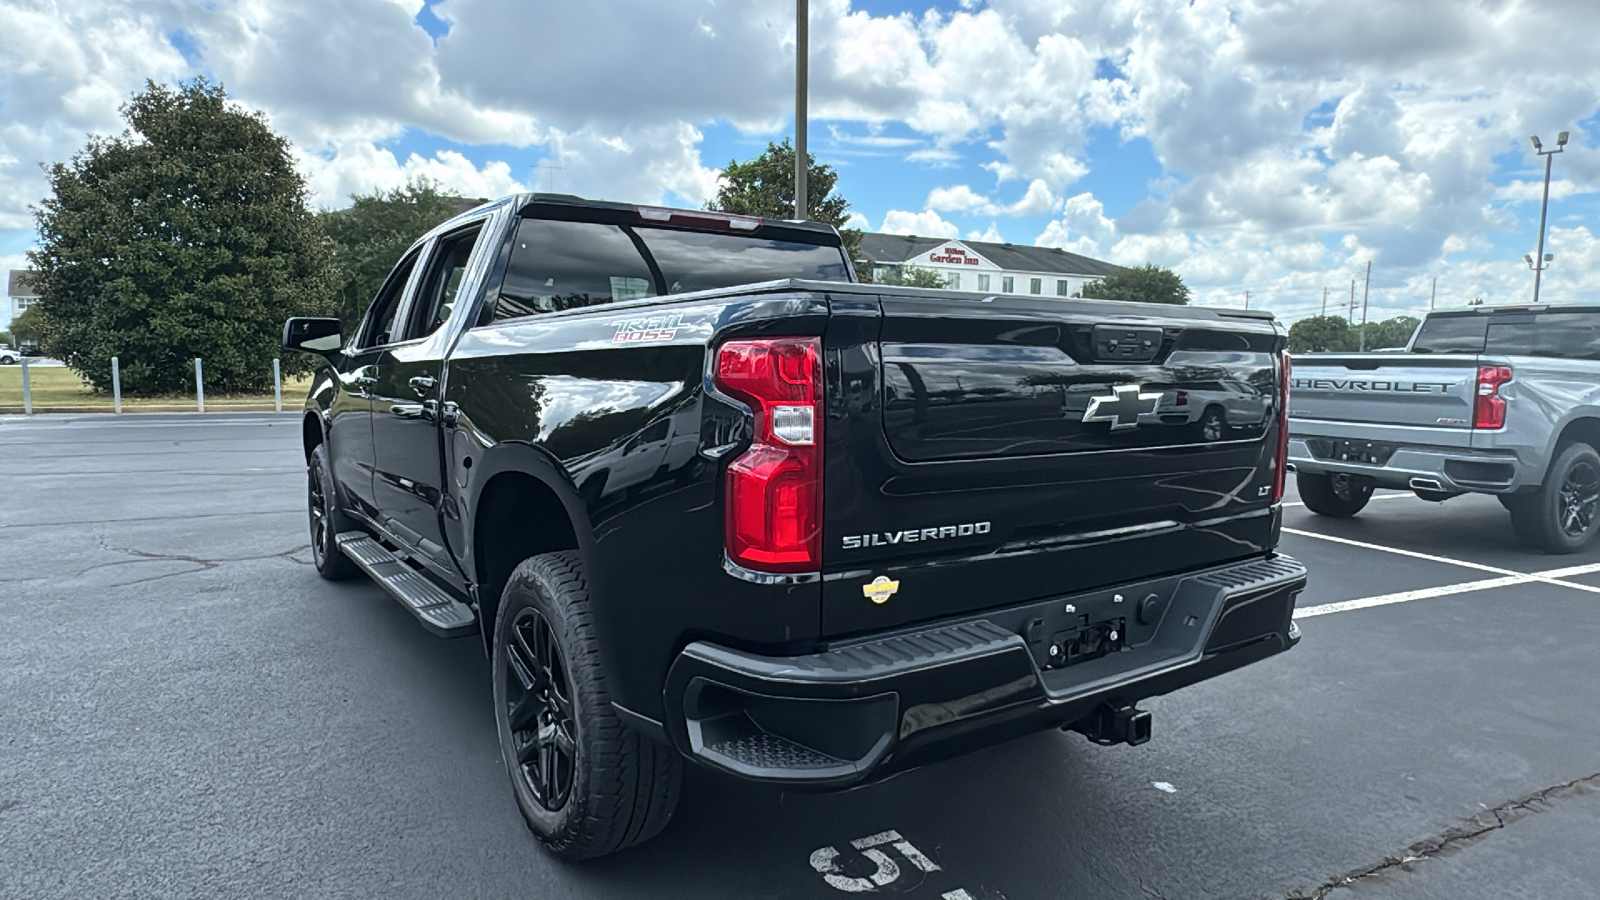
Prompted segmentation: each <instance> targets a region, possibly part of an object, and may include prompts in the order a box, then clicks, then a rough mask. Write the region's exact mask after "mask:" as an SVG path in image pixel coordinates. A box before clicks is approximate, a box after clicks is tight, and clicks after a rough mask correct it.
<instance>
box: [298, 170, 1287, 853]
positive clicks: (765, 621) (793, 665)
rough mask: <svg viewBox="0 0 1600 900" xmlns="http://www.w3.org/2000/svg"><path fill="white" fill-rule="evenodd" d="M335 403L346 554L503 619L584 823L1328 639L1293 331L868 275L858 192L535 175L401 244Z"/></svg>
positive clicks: (1022, 728)
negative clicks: (1305, 552) (771, 205)
mask: <svg viewBox="0 0 1600 900" xmlns="http://www.w3.org/2000/svg"><path fill="white" fill-rule="evenodd" d="M284 345H285V346H286V347H288V348H290V349H296V350H304V351H309V352H313V353H318V354H320V355H322V356H323V357H324V358H325V359H326V362H327V364H326V365H325V366H322V367H321V371H320V373H319V374H318V375H317V376H316V378H315V380H314V381H313V382H312V386H311V390H310V395H309V397H308V398H307V400H306V404H305V414H304V420H303V423H304V442H305V455H306V461H307V463H308V467H309V477H308V484H309V497H310V504H309V505H310V520H311V535H312V539H313V549H314V554H315V558H316V564H317V569H318V571H319V572H321V573H322V575H323V576H325V577H328V578H340V577H344V576H348V575H352V574H355V573H356V572H358V571H362V572H365V573H367V574H368V575H370V576H371V577H372V578H373V579H374V580H375V581H376V582H377V583H378V584H379V585H381V586H382V587H383V588H384V589H385V590H387V591H388V592H389V593H391V594H392V595H394V597H395V598H396V599H397V600H399V601H400V602H401V603H402V604H403V605H404V606H405V607H406V608H407V609H409V610H410V611H411V612H412V613H414V614H415V615H416V617H417V618H418V620H419V621H420V622H421V624H422V625H423V626H424V627H426V628H428V629H429V630H431V631H433V632H436V633H438V634H440V635H445V636H450V635H462V634H472V633H481V635H482V636H483V640H484V644H485V647H486V649H487V651H488V653H489V655H490V657H491V660H492V667H491V671H492V673H493V691H494V709H495V712H496V716H497V720H498V730H499V739H500V744H501V751H502V753H503V754H504V757H505V760H506V764H507V768H508V770H509V772H510V775H511V782H512V785H513V788H514V791H515V794H516V800H517V804H518V806H519V807H520V808H521V810H522V813H523V815H524V817H525V818H526V819H527V821H528V824H529V826H530V827H531V828H532V830H533V831H534V833H535V834H537V835H538V837H539V838H540V839H541V840H542V841H543V842H544V843H545V844H546V845H547V846H548V847H549V848H551V849H552V850H554V851H555V852H557V853H560V854H562V855H565V856H568V857H572V858H582V857H591V856H598V855H601V854H605V853H608V852H611V851H613V850H616V849H619V848H621V847H625V846H628V845H630V844H634V843H637V842H639V841H642V840H645V839H647V838H649V837H651V836H652V835H654V834H656V833H657V832H659V831H660V830H661V828H662V827H663V826H664V825H665V824H666V822H667V819H668V818H669V816H670V815H671V812H672V808H673V805H674V803H675V801H676V799H677V792H678V785H679V781H680V778H681V774H682V765H683V760H684V759H686V758H687V759H689V760H692V761H695V762H698V763H701V764H703V765H706V766H709V767H712V768H715V769H719V770H721V771H723V772H726V773H730V774H731V775H733V776H737V777H742V778H747V779H753V780H758V781H764V782H770V783H776V784H780V785H786V786H791V787H794V788H801V787H810V788H817V789H834V788H843V787H849V786H852V785H856V784H859V783H862V782H865V781H869V780H872V779H875V778H880V777H882V776H885V775H888V774H891V773H894V772H898V771H903V770H906V769H908V768H911V767H915V766H920V765H923V764H926V763H929V762H931V761H934V760H937V759H940V758H943V757H947V756H950V755H953V754H957V753H961V752H963V751H966V750H969V749H972V748H975V747H978V746H983V745H987V744H992V743H995V742H998V741H1002V740H1006V739H1009V738H1012V737H1016V736H1019V735H1023V734H1027V733H1030V732H1034V731H1038V730H1042V729H1048V728H1057V727H1065V728H1071V729H1073V730H1076V731H1079V732H1081V733H1083V734H1084V735H1086V736H1087V737H1088V738H1090V739H1091V740H1094V741H1097V742H1100V743H1106V744H1115V743H1128V744H1137V743H1141V742H1143V741H1145V740H1147V739H1148V738H1149V736H1150V718H1149V714H1148V713H1146V712H1144V711H1141V710H1139V709H1138V708H1137V707H1136V704H1137V703H1138V702H1139V701H1140V700H1142V699H1144V698H1146V697H1151V696H1154V695H1158V694H1164V693H1167V692H1169V691H1172V690H1175V689H1177V688H1181V687H1183V686H1185V685H1189V684H1193V683H1195V682H1198V681H1201V680H1203V679H1207V678H1210V677H1212V676H1215V675H1219V674H1221V673H1223V672H1227V671H1230V670H1232V669H1236V668H1239V667H1240V666H1244V665H1247V664H1249V663H1252V662H1255V661H1257V660H1260V659H1264V658H1266V657H1268V656H1271V655H1273V654H1275V653H1279V652H1281V651H1283V650H1286V649H1288V648H1289V647H1291V646H1293V645H1294V644H1295V643H1296V642H1297V641H1298V640H1299V630H1298V629H1297V628H1296V627H1295V625H1294V623H1293V622H1292V615H1293V611H1294V601H1295V597H1296V595H1297V594H1298V593H1299V591H1300V590H1301V589H1302V588H1303V587H1304V584H1305V570H1304V568H1303V567H1302V566H1301V565H1300V564H1299V563H1297V562H1295V561H1294V560H1292V559H1290V558H1288V557H1284V556H1280V555H1278V554H1276V553H1275V552H1274V547H1275V545H1276V544H1277V542H1278V533H1279V522H1280V506H1279V499H1280V497H1281V495H1282V492H1283V480H1284V462H1285V449H1286V443H1285V441H1286V438H1287V434H1288V432H1287V429H1286V426H1285V412H1284V410H1285V406H1284V385H1285V372H1286V369H1287V362H1288V359H1287V355H1286V354H1285V353H1284V345H1285V336H1284V333H1283V331H1282V329H1281V328H1280V327H1279V326H1278V325H1277V323H1276V322H1274V321H1273V320H1272V319H1271V318H1270V317H1269V316H1267V315H1264V314H1259V313H1252V312H1238V311H1222V310H1208V309H1197V308H1187V307H1173V306H1157V305H1145V304H1134V303H1112V302H1104V301H1094V300H1076V299H1054V298H1052V299H1046V298H1042V297H1022V296H986V295H982V294H971V293H961V292H956V291H940V290H915V289H908V288H897V287H885V286H876V285H871V284H858V283H854V279H853V275H852V266H851V264H850V261H849V260H848V259H847V258H846V256H845V254H844V252H843V250H842V247H841V242H840V239H839V235H838V234H837V233H836V232H835V231H834V230H833V229H832V228H829V227H826V226H820V225H814V224H804V223H794V222H780V221H772V220H764V219H755V218H747V217H741V216H732V215H725V214H720V213H708V212H696V211H687V210H669V209H661V208H655V207H638V206H631V205H621V204H614V203H599V202H591V201H585V200H580V199H578V198H575V197H565V196H559V195H543V194H534V195H522V196H517V197H512V198H508V199H504V200H501V201H498V202H495V203H491V204H488V205H485V206H482V207H480V208H478V209H476V210H473V211H471V212H468V213H465V214H463V215H461V216H459V217H457V218H455V219H453V220H451V221H449V222H447V223H445V224H443V225H441V226H439V227H438V228H436V229H435V230H434V231H432V232H431V233H429V234H428V235H427V236H425V237H424V238H422V239H421V240H420V241H418V242H417V244H416V245H415V246H414V247H412V248H411V250H410V251H409V252H408V253H407V254H406V255H405V257H404V258H403V259H402V260H401V261H400V263H399V265H398V266H397V267H396V268H395V270H394V272H393V274H392V275H390V277H389V279H388V282H387V283H386V284H385V285H384V286H383V288H382V290H381V291H380V292H379V293H378V295H377V297H376V299H375V300H374V301H373V303H372V307H371V309H370V310H369V311H368V313H367V316H366V319H365V320H364V321H363V323H362V324H361V325H360V327H359V328H358V329H357V330H356V333H355V334H354V335H341V334H340V327H339V323H338V322H337V321H336V320H332V319H305V318H300V319H291V320H290V321H289V322H288V323H286V325H285V328H284Z"/></svg>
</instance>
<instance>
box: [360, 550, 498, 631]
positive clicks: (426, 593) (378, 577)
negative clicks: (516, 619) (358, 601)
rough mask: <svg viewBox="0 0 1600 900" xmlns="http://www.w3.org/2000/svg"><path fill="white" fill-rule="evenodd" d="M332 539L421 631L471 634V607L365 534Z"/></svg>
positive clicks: (475, 621) (475, 620) (475, 618)
mask: <svg viewBox="0 0 1600 900" xmlns="http://www.w3.org/2000/svg"><path fill="white" fill-rule="evenodd" d="M335 540H336V541H337V542H338V544H339V549H340V550H341V551H343V553H344V555H345V556H348V557H350V560H351V561H352V562H354V563H355V564H356V565H357V566H360V567H361V571H363V572H366V573H367V574H368V575H371V576H372V580H373V581H375V582H377V583H378V587H381V588H383V589H384V590H386V591H388V592H389V594H390V595H391V596H393V597H394V598H395V599H396V600H399V601H400V605H401V606H404V607H405V608H406V609H408V610H410V611H411V614H412V615H414V616H416V617H417V621H418V622H421V623H422V627H423V628H426V629H428V630H429V631H431V632H433V633H434V634H437V635H438V636H440V637H459V636H461V635H464V634H469V633H471V632H472V631H473V627H474V626H475V625H477V624H478V616H477V614H475V613H474V612H473V611H472V607H470V606H467V605H466V604H465V603H462V602H460V601H458V600H456V598H454V597H452V596H450V594H449V592H447V591H446V590H445V589H444V588H442V587H440V586H438V585H437V584H434V583H433V581H431V580H430V579H429V578H428V577H427V576H426V575H423V574H422V573H421V572H418V571H417V570H415V569H413V568H411V567H410V566H409V565H407V564H406V563H405V561H404V560H402V559H400V557H398V556H395V555H394V554H393V553H391V552H390V551H389V550H387V549H385V548H384V546H383V545H382V544H380V543H378V542H377V541H376V540H373V538H372V536H371V535H369V534H367V533H366V532H364V531H346V532H344V533H342V534H340V535H339V536H338V537H337V538H336V539H335Z"/></svg>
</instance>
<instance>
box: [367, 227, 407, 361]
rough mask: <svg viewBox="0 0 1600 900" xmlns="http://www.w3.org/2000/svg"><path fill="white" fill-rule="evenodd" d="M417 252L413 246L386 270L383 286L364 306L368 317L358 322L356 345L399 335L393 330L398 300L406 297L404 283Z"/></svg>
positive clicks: (392, 339)
mask: <svg viewBox="0 0 1600 900" xmlns="http://www.w3.org/2000/svg"><path fill="white" fill-rule="evenodd" d="M419 252H420V251H416V250H413V251H412V252H410V253H408V254H406V255H405V257H404V258H403V259H401V260H400V264H399V265H397V266H395V267H394V271H392V272H390V273H389V277H388V279H387V280H385V281H384V283H383V287H381V288H379V289H378V296H376V297H374V298H373V299H372V305H371V306H369V307H367V317H366V320H365V321H364V322H363V323H362V325H361V332H360V336H359V337H358V338H357V340H356V349H358V350H365V349H367V348H368V347H381V346H383V345H384V344H392V343H394V342H395V341H397V340H399V339H400V335H399V334H397V333H396V331H395V329H396V324H395V316H397V315H398V314H399V313H400V301H401V300H403V299H404V298H405V293H406V283H407V282H409V281H410V280H411V270H412V269H414V268H416V265H417V255H418V253H419Z"/></svg>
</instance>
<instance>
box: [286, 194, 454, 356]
mask: <svg viewBox="0 0 1600 900" xmlns="http://www.w3.org/2000/svg"><path fill="white" fill-rule="evenodd" d="M350 199H351V201H352V202H351V204H350V206H349V207H348V208H346V209H340V210H324V211H322V212H320V213H318V214H317V218H318V220H320V221H321V223H322V230H323V231H324V232H325V233H326V234H327V235H328V249H329V255H330V258H331V260H332V264H333V275H334V279H335V290H336V291H337V295H336V298H335V301H334V315H337V316H338V317H339V321H340V322H342V323H343V324H344V328H345V333H346V334H350V333H352V332H353V330H354V329H355V327H356V325H357V323H359V322H360V321H361V317H362V316H363V315H365V314H366V312H367V306H368V305H369V304H371V303H372V298H373V297H374V296H376V295H377V293H378V289H379V288H380V287H382V286H383V279H384V278H386V277H388V275H389V270H390V269H393V268H394V265H395V263H397V262H399V261H400V257H401V255H402V254H404V253H405V252H406V249H407V248H408V247H410V246H411V244H412V243H413V242H414V241H416V239H417V238H419V237H421V236H423V235H424V234H426V233H427V232H428V230H429V229H431V228H433V227H434V226H435V225H438V224H439V223H440V222H443V221H444V220H446V219H448V218H450V217H451V216H454V215H456V214H457V213H460V212H462V211H463V210H465V209H468V208H469V207H471V206H473V205H475V201H470V200H466V199H463V198H462V197H459V196H456V195H455V194H450V193H446V192H444V191H441V190H440V189H439V186H438V185H437V184H436V183H434V182H432V181H429V180H428V179H426V178H418V179H414V180H412V181H411V182H409V183H408V184H406V186H405V187H402V188H398V189H395V190H390V191H376V192H374V193H371V194H352V195H351V196H350Z"/></svg>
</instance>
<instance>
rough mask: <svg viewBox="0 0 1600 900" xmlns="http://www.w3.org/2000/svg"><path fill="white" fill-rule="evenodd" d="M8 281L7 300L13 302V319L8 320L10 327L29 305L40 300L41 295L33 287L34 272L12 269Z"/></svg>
mask: <svg viewBox="0 0 1600 900" xmlns="http://www.w3.org/2000/svg"><path fill="white" fill-rule="evenodd" d="M6 281H7V284H6V299H8V300H10V301H11V318H9V319H7V320H6V322H7V324H8V326H9V323H11V322H12V321H15V320H16V318H17V316H19V315H21V314H22V311H23V310H25V309H27V308H28V306H29V304H31V303H33V301H35V300H37V299H39V293H38V291H36V290H35V289H34V287H33V272H32V271H30V270H28V269H12V270H11V272H10V277H8V278H7V279H6Z"/></svg>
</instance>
